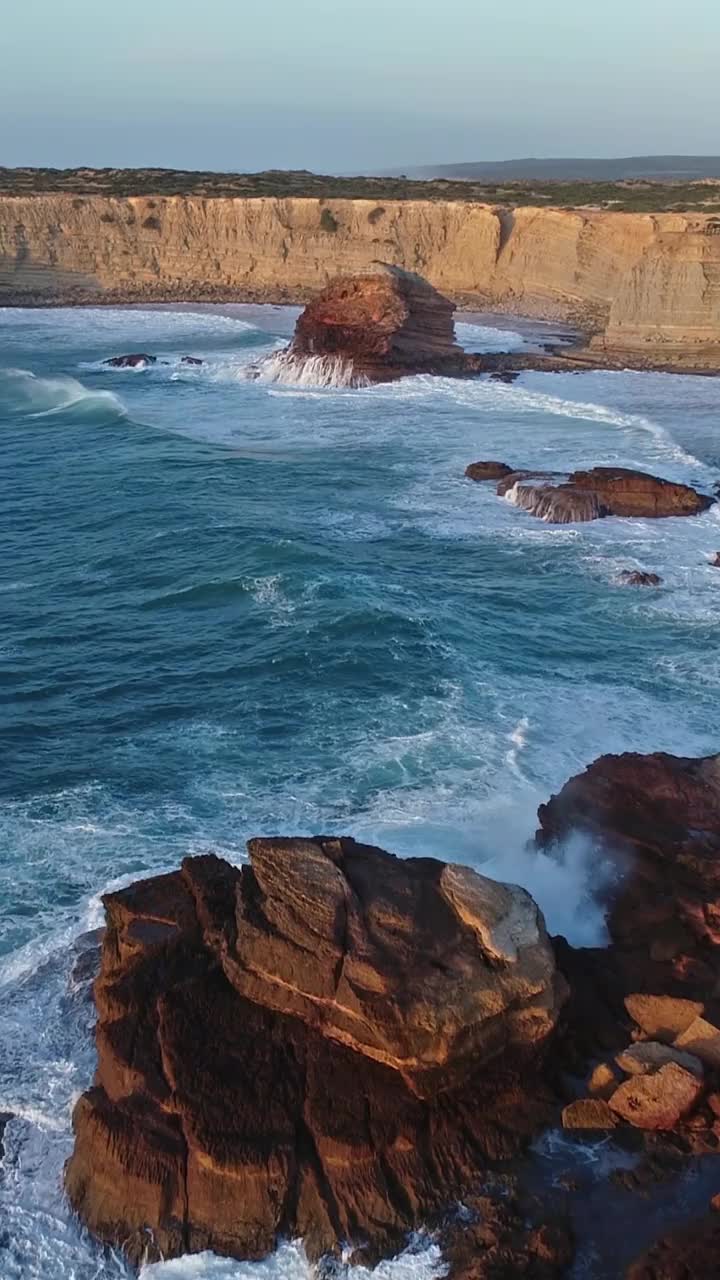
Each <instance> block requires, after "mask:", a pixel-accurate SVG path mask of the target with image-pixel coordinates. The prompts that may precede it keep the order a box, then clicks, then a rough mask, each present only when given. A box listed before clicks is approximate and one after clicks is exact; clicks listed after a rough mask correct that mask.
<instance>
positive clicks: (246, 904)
mask: <svg viewBox="0 0 720 1280" xmlns="http://www.w3.org/2000/svg"><path fill="white" fill-rule="evenodd" d="M249 852H250V864H249V865H247V866H245V867H244V868H243V869H242V871H240V870H238V869H236V868H234V867H232V866H230V865H229V864H228V863H226V862H224V861H223V860H221V859H219V858H216V857H213V856H206V857H200V858H189V859H186V860H185V862H184V863H183V865H182V869H181V870H180V871H179V872H176V873H173V874H171V875H165V876H158V877H155V878H153V879H151V880H146V881H142V882H140V883H138V884H135V885H133V886H131V887H130V888H129V889H125V890H122V891H120V892H118V893H113V894H109V895H107V896H106V898H105V899H104V902H105V910H106V917H107V929H106V933H105V937H104V941H103V948H102V966H101V971H100V975H99V977H98V979H97V981H96V985H95V1000H96V1005H97V1011H98V1024H97V1047H98V1067H97V1075H96V1079H95V1082H94V1085H93V1087H92V1088H91V1089H90V1090H88V1092H87V1093H85V1094H84V1095H83V1096H82V1098H81V1099H80V1101H79V1102H78V1104H77V1107H76V1110H75V1116H74V1127H75V1134H76V1141H75V1149H74V1152H73V1155H72V1157H71V1159H70V1161H69V1162H68V1166H67V1171H66V1187H67V1191H68V1194H69V1196H70V1200H71V1202H72V1204H73V1205H74V1206H75V1208H76V1209H77V1211H78V1212H79V1214H80V1216H81V1218H82V1219H83V1221H84V1222H85V1223H86V1224H87V1225H88V1226H89V1227H90V1229H91V1230H92V1231H93V1232H95V1233H96V1234H97V1235H98V1236H100V1237H101V1238H102V1239H103V1240H107V1241H108V1242H114V1243H119V1244H121V1245H122V1247H123V1249H124V1250H125V1252H126V1253H127V1255H128V1256H129V1257H130V1258H131V1259H133V1260H134V1261H137V1260H139V1259H140V1258H141V1257H142V1256H144V1254H145V1251H146V1249H148V1248H149V1253H150V1256H158V1255H159V1253H161V1252H162V1253H163V1254H164V1255H166V1256H168V1255H172V1254H177V1253H179V1252H183V1251H188V1250H189V1251H197V1250H202V1249H205V1248H211V1249H214V1250H216V1251H217V1252H219V1253H225V1254H232V1255H236V1256H239V1257H260V1256H262V1255H263V1254H265V1253H267V1252H268V1251H270V1250H271V1249H272V1248H273V1247H274V1244H275V1242H276V1239H277V1238H278V1236H280V1235H291V1236H294V1235H302V1236H303V1237H304V1238H305V1242H306V1246H307V1248H308V1250H309V1252H310V1254H311V1255H313V1256H317V1255H319V1254H320V1253H322V1252H324V1251H327V1250H331V1251H333V1250H334V1251H336V1250H338V1248H339V1247H340V1246H341V1245H342V1243H343V1242H349V1243H350V1244H351V1245H352V1246H353V1247H356V1246H358V1245H361V1244H363V1243H364V1242H365V1243H369V1245H370V1248H371V1250H372V1251H374V1252H376V1253H377V1252H378V1251H380V1252H381V1251H383V1250H384V1249H387V1248H391V1247H394V1246H396V1245H397V1244H399V1243H400V1241H401V1240H402V1239H403V1237H404V1235H405V1233H406V1232H407V1231H408V1230H409V1229H411V1228H412V1227H414V1226H418V1225H420V1224H421V1223H423V1222H426V1221H427V1220H428V1219H429V1218H430V1217H431V1216H432V1215H433V1213H436V1212H438V1211H440V1210H442V1209H443V1208H445V1207H447V1206H448V1204H449V1203H450V1202H451V1201H452V1200H453V1199H454V1198H455V1197H456V1196H458V1195H460V1194H461V1193H462V1191H463V1189H466V1188H468V1187H470V1186H471V1185H472V1184H473V1182H475V1181H476V1180H477V1177H478V1173H479V1172H480V1171H482V1170H483V1168H485V1167H486V1165H487V1161H488V1159H490V1158H493V1157H498V1156H502V1155H507V1154H510V1153H512V1152H513V1151H515V1150H517V1148H518V1146H519V1145H521V1144H522V1142H523V1141H524V1140H525V1139H526V1138H527V1137H528V1136H529V1135H530V1134H531V1133H532V1132H533V1130H534V1129H535V1128H536V1127H537V1125H538V1124H539V1123H543V1122H546V1121H547V1117H548V1114H549V1112H548V1094H547V1090H546V1087H545V1086H544V1084H543V1081H542V1074H541V1072H540V1064H541V1062H542V1059H543V1055H544V1052H545V1049H546V1046H547V1045H548V1042H549V1038H550V1036H551V1033H552V1032H553V1030H554V1027H555V1024H556V1022H557V1019H558V1015H559V1011H560V1007H561V1004H562V1000H563V998H564V984H563V982H562V979H560V978H559V976H558V974H557V972H556V969H555V963H554V958H553V953H552V949H551V947H550V944H549V941H548V939H547V936H546V933H545V927H544V924H543V920H542V916H541V915H540V912H539V911H538V908H537V907H536V906H535V904H534V902H533V901H532V899H531V898H530V897H529V895H528V894H526V893H525V892H524V890H522V889H518V888H515V887H508V886H505V885H501V884H497V883H495V882H493V881H490V880H487V879H485V878H483V877H481V876H478V875H475V874H474V873H473V872H472V871H470V870H468V869H467V868H465V867H461V866H453V865H448V864H444V863H441V862H436V861H434V860H433V859H419V858H411V859H408V860H401V859H396V858H393V857H392V856H391V855H390V854H387V853H384V852H383V851H382V850H380V849H375V848H371V847H368V846H364V845H359V844H356V843H355V842H354V841H352V840H345V839H335V838H320V837H318V838H316V839H314V840H307V839H263V840H253V841H251V842H250V845H249Z"/></svg>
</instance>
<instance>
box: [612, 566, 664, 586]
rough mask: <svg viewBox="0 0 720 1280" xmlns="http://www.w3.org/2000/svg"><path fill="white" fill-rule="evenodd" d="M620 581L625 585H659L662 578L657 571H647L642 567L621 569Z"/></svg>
mask: <svg viewBox="0 0 720 1280" xmlns="http://www.w3.org/2000/svg"><path fill="white" fill-rule="evenodd" d="M620 581H621V582H624V583H625V586H626V587H659V586H660V584H661V582H662V578H661V577H660V575H659V574H658V573H647V572H645V571H644V570H643V569H623V571H622V573H621V574H620Z"/></svg>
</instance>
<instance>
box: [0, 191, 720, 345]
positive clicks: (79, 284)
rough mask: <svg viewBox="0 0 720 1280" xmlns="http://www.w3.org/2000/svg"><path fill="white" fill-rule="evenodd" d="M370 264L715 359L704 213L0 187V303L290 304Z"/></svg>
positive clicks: (616, 338) (719, 337)
mask: <svg viewBox="0 0 720 1280" xmlns="http://www.w3.org/2000/svg"><path fill="white" fill-rule="evenodd" d="M378 259H380V260H382V261H385V262H389V263H392V264H395V265H397V266H401V267H404V268H407V269H409V270H411V271H417V272H420V273H422V274H423V275H424V276H425V277H426V278H427V279H428V280H429V281H430V282H431V283H432V284H433V285H435V286H436V287H437V288H438V289H440V290H441V291H442V292H444V293H446V294H447V295H449V296H450V297H452V298H453V299H454V300H456V301H457V302H458V303H460V304H466V305H467V304H472V305H477V306H486V307H491V308H496V309H499V310H502V311H507V312H515V313H518V314H526V315H535V316H543V317H547V318H551V319H557V320H570V321H572V322H575V323H578V324H580V325H581V326H582V327H583V328H585V329H586V330H587V331H589V332H590V333H593V334H594V335H595V340H596V343H599V344H600V345H603V346H605V347H606V348H608V349H609V350H628V351H638V350H640V351H646V350H648V349H653V350H657V349H658V348H659V349H660V352H661V353H662V354H665V355H670V356H672V355H673V353H674V352H675V350H676V349H677V350H679V351H680V353H683V352H688V351H690V350H694V351H695V352H698V351H699V352H701V353H704V355H705V357H706V358H707V360H708V362H712V360H713V359H714V358H715V357H718V356H720V218H718V216H717V215H712V214H701V213H687V214H680V213H656V214H641V213H613V212H606V211H602V212H600V211H597V212H596V211H593V210H591V209H587V210H585V209H577V210H567V209H552V208H530V207H525V208H516V209H510V208H500V207H498V206H493V205H488V204H480V203H474V202H470V201H468V202H459V201H437V200H435V201H429V200H403V201H387V202H384V203H379V202H376V201H374V200H367V199H337V200H334V199H333V200H322V199H310V198H300V197H291V198H285V199H283V198H275V197H261V198H240V197H234V198H225V197H212V198H210V197H203V196H169V197H161V196H157V197H150V196H137V197H126V198H125V197H124V198H120V197H110V196H73V195H69V194H55V195H31V196H3V197H0V301H2V302H5V303H10V302H16V303H17V302H31V303H39V302H59V301H66V302H67V301H95V302H101V301H106V302H110V301H118V300H124V301H142V300H150V299H155V300H160V299H165V300H171V299H206V300H232V299H235V300H267V301H279V302H281V301H291V300H292V301H301V300H304V299H306V298H308V297H309V296H311V295H312V294H313V293H314V292H316V291H317V290H318V289H320V288H321V287H322V286H323V285H324V284H325V283H326V282H327V281H328V280H329V279H330V278H331V277H332V276H334V275H336V274H339V273H347V272H358V271H362V270H364V269H366V268H367V267H368V266H369V264H370V263H372V262H373V261H376V260H378Z"/></svg>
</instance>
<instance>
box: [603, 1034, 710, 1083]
mask: <svg viewBox="0 0 720 1280" xmlns="http://www.w3.org/2000/svg"><path fill="white" fill-rule="evenodd" d="M615 1061H616V1062H617V1064H618V1066H619V1068H620V1070H621V1071H624V1072H625V1074H626V1075H628V1076H642V1075H646V1074H647V1073H648V1072H651V1071H659V1070H660V1068H661V1067H665V1066H667V1064H668V1062H676V1063H677V1065H678V1066H679V1067H684V1069H685V1070H686V1071H691V1072H692V1074H693V1075H695V1076H697V1077H698V1079H700V1080H702V1078H703V1065H702V1062H701V1061H700V1059H699V1058H696V1057H694V1056H693V1054H691V1053H683V1052H682V1050H681V1049H673V1048H672V1047H671V1046H670V1045H667V1044H660V1042H659V1041H658V1040H642V1041H641V1042H640V1043H639V1044H633V1045H630V1047H629V1048H628V1049H623V1051H622V1053H619V1054H618V1055H617V1057H616V1058H615Z"/></svg>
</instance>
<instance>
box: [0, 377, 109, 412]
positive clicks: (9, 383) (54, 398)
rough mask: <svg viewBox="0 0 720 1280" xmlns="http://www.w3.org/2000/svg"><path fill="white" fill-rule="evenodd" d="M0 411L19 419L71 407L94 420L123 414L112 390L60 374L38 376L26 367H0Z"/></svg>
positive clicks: (61, 410) (66, 409) (64, 410)
mask: <svg viewBox="0 0 720 1280" xmlns="http://www.w3.org/2000/svg"><path fill="white" fill-rule="evenodd" d="M0 410H4V411H5V412H8V413H10V414H11V415H13V416H17V417H20V418H34V419H37V418H51V417H55V416H59V415H61V414H64V413H66V412H68V411H70V410H72V413H73V417H74V418H77V416H78V413H80V414H82V415H88V416H91V417H93V418H94V419H95V420H96V421H98V420H109V419H112V418H124V417H127V411H126V409H125V406H124V404H123V402H122V400H121V399H120V398H119V396H116V395H115V393H114V392H113V391H94V390H91V389H90V388H89V387H86V386H84V384H83V383H82V382H80V381H78V379H77V378H71V377H69V376H66V375H62V376H59V377H54V378H40V377H37V376H36V375H35V374H34V373H32V372H31V371H30V370H29V369H2V370H0Z"/></svg>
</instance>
